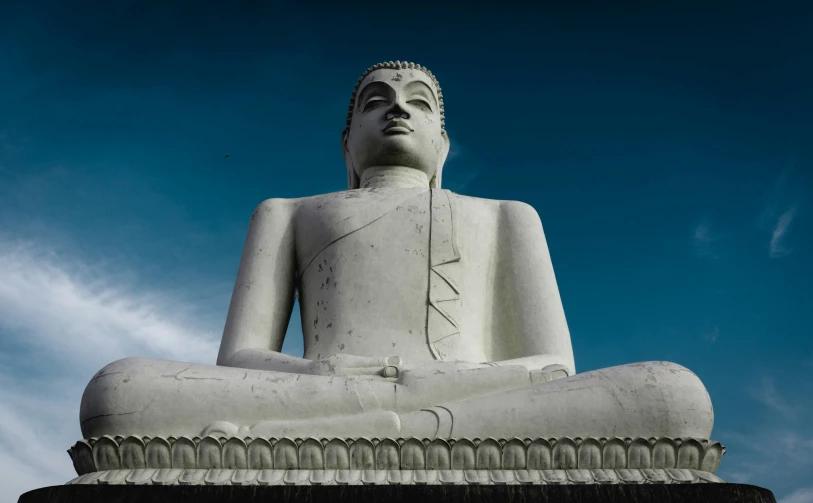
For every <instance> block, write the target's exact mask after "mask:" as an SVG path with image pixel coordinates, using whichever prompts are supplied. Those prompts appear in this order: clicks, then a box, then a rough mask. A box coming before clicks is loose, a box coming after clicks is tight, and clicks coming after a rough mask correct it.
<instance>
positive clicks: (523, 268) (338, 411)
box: [80, 62, 713, 439]
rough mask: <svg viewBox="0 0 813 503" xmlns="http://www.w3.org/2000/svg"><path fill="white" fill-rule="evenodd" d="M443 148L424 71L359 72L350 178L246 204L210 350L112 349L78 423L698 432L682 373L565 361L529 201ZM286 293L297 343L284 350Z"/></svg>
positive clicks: (700, 395) (172, 431) (558, 312)
mask: <svg viewBox="0 0 813 503" xmlns="http://www.w3.org/2000/svg"><path fill="white" fill-rule="evenodd" d="M449 145H450V144H449V136H448V134H447V132H446V129H445V116H444V108H443V95H442V94H441V90H440V87H439V85H438V83H437V81H436V79H435V77H434V76H433V75H432V73H431V72H429V71H428V70H427V69H425V68H423V67H421V66H419V65H415V64H412V63H402V62H394V63H393V62H390V63H384V64H379V65H376V66H374V67H372V68H370V69H368V70H367V72H365V73H364V74H363V75H362V77H361V79H359V81H358V84H357V85H356V88H355V89H354V90H353V94H352V98H351V101H350V109H349V111H348V117H347V123H346V128H345V130H344V133H343V135H342V149H343V152H344V159H345V164H346V167H347V175H348V182H349V187H348V190H346V191H342V192H335V193H331V194H324V195H316V196H312V197H304V198H300V199H268V200H266V201H263V202H262V203H261V204H260V205H259V207H258V208H257V209H256V211H255V212H254V214H253V215H252V216H251V222H250V225H249V230H248V237H247V239H246V242H245V247H244V250H243V255H242V259H241V261H240V268H239V272H238V275H237V281H236V284H235V287H234V292H233V294H232V299H231V305H230V307H229V312H228V317H227V320H226V326H225V330H224V332H223V340H222V342H221V346H220V353H219V355H218V357H217V365H202V364H190V363H182V362H172V361H164V360H153V359H139V358H128V359H124V360H120V361H117V362H114V363H112V364H110V365H108V366H107V367H105V368H104V369H102V370H101V371H100V372H99V373H98V374H97V375H96V376H94V377H93V379H92V380H91V382H90V384H89V385H88V387H87V389H86V390H85V393H84V396H83V398H82V405H81V412H80V416H81V417H80V420H81V427H82V433H83V435H84V437H85V438H90V437H99V436H102V435H112V436H115V435H120V436H127V435H144V436H154V435H164V436H170V435H171V436H182V435H187V436H194V435H201V436H202V435H208V434H217V435H226V436H241V437H242V436H254V437H256V436H267V437H276V438H280V437H292V438H294V437H315V438H331V437H333V438H335V437H342V438H358V437H367V438H374V437H375V438H385V437H388V438H408V437H417V438H430V439H431V438H463V437H467V438H487V437H494V438H512V437H518V438H537V437H562V436H571V437H587V436H592V437H613V436H619V437H644V438H647V437H682V438H687V437H693V438H702V439H708V438H709V435H710V433H711V429H712V423H713V412H712V406H711V402H710V399H709V396H708V393H707V392H706V389H705V388H704V386H703V384H702V383H701V382H700V380H699V379H698V378H697V376H695V375H694V374H693V373H692V372H690V371H689V370H687V369H685V368H683V367H681V366H679V365H676V364H673V363H666V362H646V363H635V364H630V365H624V366H618V367H611V368H606V369H603V370H596V371H591V372H586V373H581V374H577V373H576V366H575V363H574V359H573V349H572V346H571V341H570V334H569V331H568V327H567V323H566V320H565V314H564V310H563V308H562V301H561V299H560V296H559V291H558V287H557V284H556V279H555V277H554V272H553V266H552V264H551V258H550V253H549V251H548V246H547V242H546V239H545V235H544V233H543V230H542V225H541V223H540V220H539V216H538V215H537V213H536V211H535V210H534V209H533V208H532V207H531V206H529V205H527V204H524V203H521V202H516V201H495V200H488V199H480V198H475V197H468V196H462V195H459V194H455V193H453V192H450V191H448V190H445V189H442V188H441V175H442V170H443V165H444V161H445V160H446V157H447V154H448V152H449ZM297 295H298V297H299V306H300V316H301V319H302V334H303V337H304V355H303V357H301V358H298V357H293V356H288V355H285V354H282V353H281V352H280V350H281V348H282V343H283V338H284V336H285V333H286V329H287V326H288V322H289V319H290V317H291V312H292V309H293V306H294V299H295V297H296V296H297Z"/></svg>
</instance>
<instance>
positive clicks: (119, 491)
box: [19, 484, 776, 503]
mask: <svg viewBox="0 0 813 503" xmlns="http://www.w3.org/2000/svg"><path fill="white" fill-rule="evenodd" d="M113 501H115V502H116V503H170V502H171V503H187V502H188V503H191V502H196V503H204V502H205V503H208V502H212V503H214V502H219V503H220V502H222V503H226V502H235V503H237V502H240V503H252V502H263V503H267V502H269V501H273V502H274V503H287V502H291V503H293V502H297V503H307V502H311V501H314V502H315V501H336V502H347V503H350V502H353V503H355V502H358V503H370V502H371V501H386V502H387V503H401V502H404V503H406V502H415V501H420V502H421V503H432V502H436V501H437V502H445V503H458V502H459V503H480V502H482V503H485V502H494V501H525V502H534V501H539V502H562V503H566V502H579V503H591V502H600V501H601V502H604V501H607V502H615V503H620V502H626V501H629V502H635V503H640V502H653V503H655V502H658V503H660V502H665V501H668V502H671V503H683V502H687V503H688V502H692V503H703V502H710V503H711V502H713V503H728V502H732V503H734V502H736V503H776V499H775V498H774V496H773V494H772V493H771V491H769V490H767V489H763V488H761V487H756V486H750V485H743V484H668V485H663V484H640V485H627V484H598V485H499V486H495V485H489V486H483V485H461V486H456V485H420V486H418V485H411V486H392V485H361V486H329V487H324V486H322V487H318V486H266V487H258V486H216V485H200V486H153V485H136V486H130V485H79V484H77V485H65V486H57V487H45V488H42V489H37V490H34V491H30V492H27V493H25V494H23V495H22V496H20V499H19V503H74V502H77V503H78V502H82V503H101V502H105V503H107V502H113Z"/></svg>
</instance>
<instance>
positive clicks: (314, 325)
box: [313, 316, 319, 328]
mask: <svg viewBox="0 0 813 503" xmlns="http://www.w3.org/2000/svg"><path fill="white" fill-rule="evenodd" d="M318 323H319V317H318V316H317V317H316V319H314V320H313V328H316V325H317V324H318Z"/></svg>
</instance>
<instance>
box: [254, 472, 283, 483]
mask: <svg viewBox="0 0 813 503" xmlns="http://www.w3.org/2000/svg"><path fill="white" fill-rule="evenodd" d="M285 472H286V470H260V473H259V475H257V484H259V485H261V486H275V485H279V484H282V479H283V477H285Z"/></svg>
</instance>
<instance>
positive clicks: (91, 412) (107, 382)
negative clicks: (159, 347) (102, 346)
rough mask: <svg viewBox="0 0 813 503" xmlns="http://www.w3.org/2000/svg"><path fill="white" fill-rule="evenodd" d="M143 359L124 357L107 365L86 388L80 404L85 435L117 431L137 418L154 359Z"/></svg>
mask: <svg viewBox="0 0 813 503" xmlns="http://www.w3.org/2000/svg"><path fill="white" fill-rule="evenodd" d="M159 361H160V360H150V359H145V358H123V359H121V360H116V361H114V362H113V363H110V364H109V365H106V366H105V367H104V368H102V369H101V370H100V371H99V372H97V373H96V374H95V375H94V376H93V378H91V380H90V382H89V383H88V385H87V386H86V387H85V392H84V393H83V394H82V401H81V404H80V406H79V421H80V426H81V429H82V435H83V437H84V438H89V437H99V436H102V435H106V434H109V433H112V432H115V431H120V430H121V426H122V425H123V423H125V422H127V421H128V416H131V417H130V419H136V418H137V413H138V411H139V410H140V408H143V407H141V405H142V404H143V403H144V402H145V400H146V399H147V398H148V396H149V393H150V386H148V384H149V382H150V381H152V379H151V377H152V375H153V374H154V372H151V367H154V366H155V365H154V364H155V363H156V362H159Z"/></svg>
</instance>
